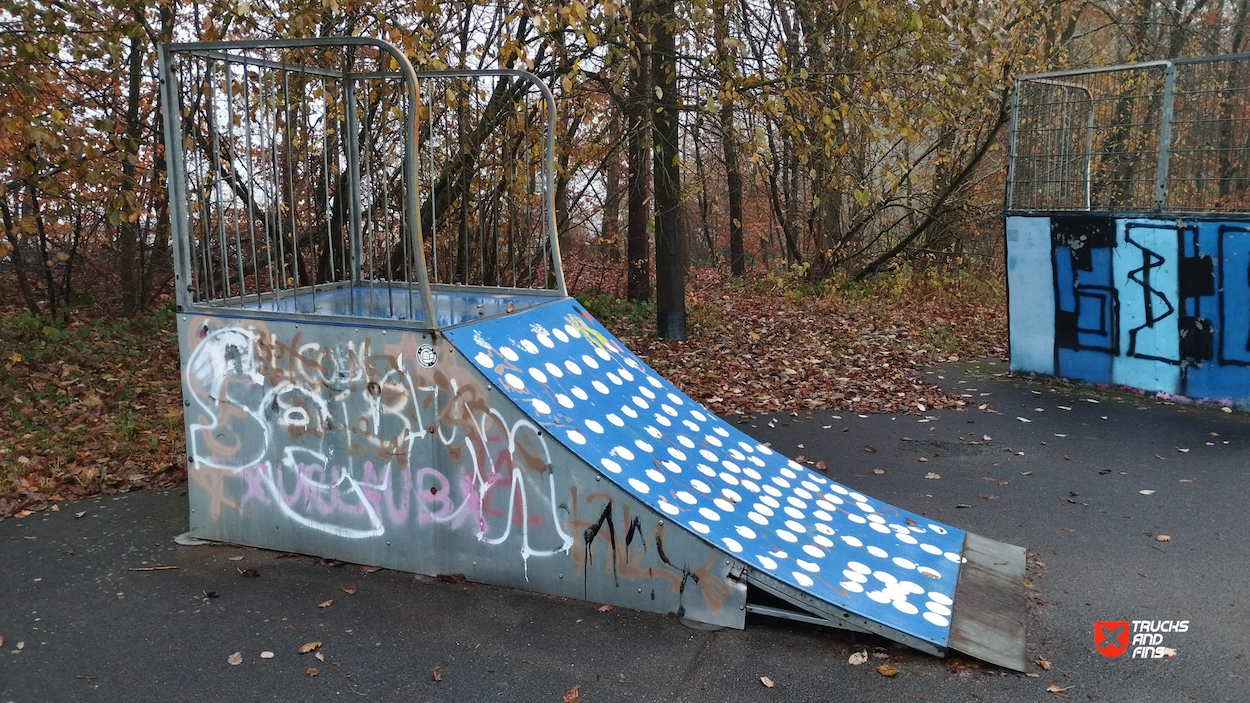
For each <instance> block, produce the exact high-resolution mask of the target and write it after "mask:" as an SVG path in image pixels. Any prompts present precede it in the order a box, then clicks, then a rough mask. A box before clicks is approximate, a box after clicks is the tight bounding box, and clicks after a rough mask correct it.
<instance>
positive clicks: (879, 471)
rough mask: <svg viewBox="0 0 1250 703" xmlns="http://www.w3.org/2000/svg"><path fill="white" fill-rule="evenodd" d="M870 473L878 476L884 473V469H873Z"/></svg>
mask: <svg viewBox="0 0 1250 703" xmlns="http://www.w3.org/2000/svg"><path fill="white" fill-rule="evenodd" d="M872 472H873V473H874V474H876V475H878V476H880V475H882V474H884V473H885V469H873V470H872Z"/></svg>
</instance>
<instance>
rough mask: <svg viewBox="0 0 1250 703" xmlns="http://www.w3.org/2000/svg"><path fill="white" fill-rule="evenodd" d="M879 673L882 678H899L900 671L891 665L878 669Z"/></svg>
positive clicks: (883, 665)
mask: <svg viewBox="0 0 1250 703" xmlns="http://www.w3.org/2000/svg"><path fill="white" fill-rule="evenodd" d="M877 673H878V674H881V675H882V676H898V669H897V668H895V667H893V666H890V665H889V664H882V665H881V666H879V667H877Z"/></svg>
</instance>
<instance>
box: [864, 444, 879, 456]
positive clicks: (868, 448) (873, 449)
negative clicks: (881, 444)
mask: <svg viewBox="0 0 1250 703" xmlns="http://www.w3.org/2000/svg"><path fill="white" fill-rule="evenodd" d="M864 451H866V452H868V453H869V454H873V453H876V451H877V448H876V447H874V446H872V445H871V444H865V445H864Z"/></svg>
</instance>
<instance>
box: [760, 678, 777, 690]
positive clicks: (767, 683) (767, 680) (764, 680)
mask: <svg viewBox="0 0 1250 703" xmlns="http://www.w3.org/2000/svg"><path fill="white" fill-rule="evenodd" d="M760 683H762V684H764V686H765V687H767V688H772V687H773V686H776V685H777V684H775V683H773V680H772V679H770V678H768V677H767V676H761V677H760Z"/></svg>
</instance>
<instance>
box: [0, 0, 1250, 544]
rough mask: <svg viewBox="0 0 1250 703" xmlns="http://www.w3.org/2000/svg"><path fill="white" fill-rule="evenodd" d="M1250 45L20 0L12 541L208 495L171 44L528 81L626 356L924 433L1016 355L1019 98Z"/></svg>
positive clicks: (678, 10)
mask: <svg viewBox="0 0 1250 703" xmlns="http://www.w3.org/2000/svg"><path fill="white" fill-rule="evenodd" d="M1248 24H1250V0H1167V1H1142V0H1139V1H1137V2H1131V1H1125V0H1104V1H1102V2H1093V1H1090V0H1043V1H1038V0H989V1H985V0H976V1H974V0H912V1H909V2H901V1H898V0H895V1H892V2H891V1H886V0H849V1H842V2H839V1H837V0H740V1H739V2H730V1H727V0H681V1H680V2H679V1H677V0H629V1H628V2H620V1H618V0H604V1H602V2H597V3H583V2H582V1H581V0H555V1H554V2H543V3H537V2H530V1H529V0H521V1H520V2H510V1H498V2H484V3H472V2H462V1H456V0H451V1H447V0H406V1H405V2H390V1H388V0H378V1H369V0H361V1H354V0H320V1H318V2H306V1H303V0H294V1H280V2H270V1H268V0H260V1H258V2H254V3H252V2H247V1H238V2H235V1H233V0H216V1H214V0H203V1H200V0H194V1H189V2H188V1H182V0H163V1H160V2H132V1H129V0H109V1H108V2H101V1H99V0H93V1H89V2H82V3H66V2H62V1H61V0H0V223H2V225H3V237H0V399H3V403H2V405H3V409H2V410H0V519H2V518H3V517H4V516H5V515H8V514H13V513H15V512H17V513H18V514H21V513H20V511H25V510H37V509H42V508H44V507H46V506H49V505H54V504H55V503H56V502H57V501H59V500H61V499H66V498H71V497H74V496H77V495H84V494H87V493H93V492H98V491H101V490H104V491H116V490H127V489H129V488H131V487H134V486H142V485H159V484H165V483H171V482H176V481H178V480H181V478H182V476H184V475H185V471H184V469H183V466H184V459H183V457H182V456H181V454H180V452H181V451H182V441H183V440H182V417H181V406H180V398H179V382H178V371H177V344H176V342H175V339H174V336H173V335H174V333H173V309H172V303H171V281H172V278H173V273H172V257H171V252H170V229H169V222H168V216H167V215H168V198H167V193H166V189H165V160H164V145H163V143H162V127H161V105H160V103H159V100H158V83H157V79H156V71H155V58H156V50H155V47H156V45H157V44H158V43H161V42H169V41H193V40H200V39H202V40H215V39H255V38H267V37H309V36H323V37H333V36H343V35H367V36H373V37H378V38H382V39H386V40H388V41H390V42H392V43H394V44H396V45H397V46H400V47H402V48H403V50H404V52H405V53H406V54H407V55H408V56H409V58H410V60H411V61H412V63H413V64H414V66H415V67H416V68H417V70H423V69H438V68H445V67H467V68H495V67H511V68H524V69H526V70H529V71H532V72H533V73H535V74H536V75H538V76H539V77H540V78H541V79H542V80H543V81H545V82H546V83H547V84H548V85H550V86H551V88H552V90H553V92H554V93H555V96H556V100H557V104H558V108H559V110H558V112H559V118H558V124H557V131H558V138H557V140H556V144H557V150H558V151H557V154H556V164H557V173H556V202H557V213H558V223H559V230H560V238H561V246H562V250H563V252H564V255H565V264H564V266H565V275H566V278H567V280H568V282H569V284H570V288H571V289H572V290H573V291H574V292H575V293H576V294H577V295H578V296H579V298H581V299H582V300H583V302H584V303H585V304H587V305H588V306H589V307H590V308H591V311H592V312H594V313H596V314H597V315H599V316H600V317H601V319H604V321H605V322H606V323H608V324H609V326H611V327H612V328H613V330H614V332H617V333H618V334H619V335H620V336H622V337H623V338H624V340H625V341H626V342H627V343H629V344H630V345H631V347H632V348H634V349H635V350H637V351H639V353H640V354H642V355H643V356H644V357H645V358H647V359H648V361H649V362H650V363H652V364H653V365H654V366H656V367H657V368H658V369H659V370H660V371H661V372H662V373H665V374H666V375H667V376H668V377H669V378H671V379H672V380H673V381H674V382H676V383H677V384H678V385H679V386H681V387H682V388H683V389H684V390H686V391H687V392H689V393H690V394H691V395H692V396H694V397H695V398H697V399H699V400H701V401H702V402H704V403H705V404H707V405H709V406H710V407H711V408H712V409H714V410H716V411H718V412H722V413H734V412H738V413H745V414H750V413H781V412H791V413H815V412H817V411H821V410H830V409H831V410H833V411H835V412H836V411H851V412H871V411H891V412H899V411H911V412H924V411H925V410H926V409H927V408H931V407H958V406H959V405H961V404H962V403H963V402H965V401H963V400H960V399H958V398H955V397H952V396H948V395H946V394H945V393H943V392H941V391H940V390H938V389H936V388H935V387H933V386H931V385H930V384H927V383H926V382H925V381H924V380H923V376H922V375H921V374H920V373H919V369H921V368H923V367H924V366H925V365H927V364H931V363H933V362H934V361H935V360H938V359H942V358H949V357H951V356H960V355H970V354H997V355H1002V354H1003V353H1004V349H1005V343H1006V339H1005V329H1004V312H1003V306H1002V299H1003V295H1004V292H1003V287H1004V286H1003V283H1002V278H1003V273H1002V268H1003V265H1002V262H1003V249H1002V246H1003V243H1002V236H1001V230H1002V219H1001V210H1002V192H1003V186H1004V176H1005V163H1004V161H1005V155H1006V123H1007V119H1008V116H1009V107H1010V99H1011V93H1010V89H1011V79H1012V77H1013V76H1015V75H1019V74H1023V73H1030V72H1037V71H1043V70H1052V69H1061V68H1075V67H1085V66H1105V65H1112V64H1118V63H1127V62H1135V61H1144V60H1150V59H1158V58H1170V57H1184V56H1201V55H1209V54H1223V53H1235V52H1240V51H1243V50H1245V49H1246V29H1247V25H1248ZM657 284H658V285H657ZM657 299H658V308H657V303H656V302H654V301H656V300H657ZM674 305H677V306H680V307H681V308H682V309H683V310H686V309H688V311H689V318H688V324H687V318H685V317H684V316H683V318H682V324H681V329H676V328H675V327H674V326H673V325H671V324H666V319H670V320H671V318H666V317H665V315H666V311H668V312H669V313H671V311H672V309H673V306H674ZM657 316H658V321H659V332H660V334H659V335H658V336H657V334H656V327H657V325H656V322H657ZM683 337H684V338H686V341H684V342H670V341H664V340H665V339H682V338H683ZM662 338H663V339H662Z"/></svg>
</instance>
